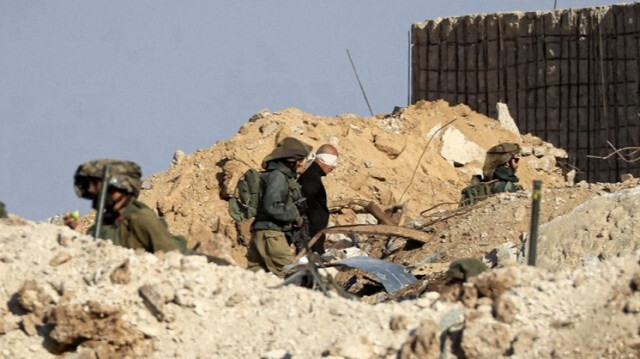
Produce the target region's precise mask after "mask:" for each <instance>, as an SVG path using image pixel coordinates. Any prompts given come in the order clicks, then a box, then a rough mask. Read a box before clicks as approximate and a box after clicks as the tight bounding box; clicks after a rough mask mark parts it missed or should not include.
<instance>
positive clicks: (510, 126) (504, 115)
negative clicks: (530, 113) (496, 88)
mask: <svg viewBox="0 0 640 359" xmlns="http://www.w3.org/2000/svg"><path fill="white" fill-rule="evenodd" d="M496 110H497V112H498V121H499V122H500V126H502V128H504V129H505V130H507V131H509V132H512V133H514V134H516V135H520V130H519V129H518V125H516V121H515V120H514V119H513V117H511V114H510V113H509V107H508V106H507V104H505V103H502V102H497V103H496Z"/></svg>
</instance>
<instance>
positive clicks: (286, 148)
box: [262, 137, 313, 168]
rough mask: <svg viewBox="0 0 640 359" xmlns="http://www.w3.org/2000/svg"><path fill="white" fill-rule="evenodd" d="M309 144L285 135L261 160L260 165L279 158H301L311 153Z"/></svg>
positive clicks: (263, 165) (264, 165)
mask: <svg viewBox="0 0 640 359" xmlns="http://www.w3.org/2000/svg"><path fill="white" fill-rule="evenodd" d="M312 148H313V147H311V146H310V145H308V144H306V143H304V142H302V141H300V140H298V139H297V138H293V137H286V138H285V139H283V140H282V141H280V142H279V143H278V144H277V145H276V148H275V149H274V150H273V151H271V153H270V154H268V155H267V156H266V157H265V158H264V159H263V160H262V167H263V168H264V167H266V165H267V162H269V161H274V160H281V159H292V160H302V159H304V158H306V157H307V156H308V155H309V153H311V149H312Z"/></svg>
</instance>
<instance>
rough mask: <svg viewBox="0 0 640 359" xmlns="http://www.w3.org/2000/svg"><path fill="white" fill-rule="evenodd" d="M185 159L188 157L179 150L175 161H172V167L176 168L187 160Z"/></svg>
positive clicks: (174, 156)
mask: <svg viewBox="0 0 640 359" xmlns="http://www.w3.org/2000/svg"><path fill="white" fill-rule="evenodd" d="M185 157H187V155H186V154H185V153H184V152H183V151H181V150H177V151H176V152H175V153H174V154H173V159H172V160H171V167H175V166H178V165H180V163H182V161H183V160H184V159H185Z"/></svg>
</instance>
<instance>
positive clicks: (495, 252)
mask: <svg viewBox="0 0 640 359" xmlns="http://www.w3.org/2000/svg"><path fill="white" fill-rule="evenodd" d="M519 251H520V248H519V247H518V246H517V245H516V244H513V243H511V242H507V243H504V244H501V245H500V246H498V247H496V248H494V249H492V250H491V252H489V253H487V254H486V255H485V256H484V257H482V261H483V262H484V263H487V265H489V266H490V267H491V268H493V267H502V266H505V265H509V264H514V263H518V258H519V257H518V253H519Z"/></svg>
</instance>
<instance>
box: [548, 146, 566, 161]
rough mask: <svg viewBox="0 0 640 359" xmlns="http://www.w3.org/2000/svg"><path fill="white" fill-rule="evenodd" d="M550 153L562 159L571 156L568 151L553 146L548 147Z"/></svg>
mask: <svg viewBox="0 0 640 359" xmlns="http://www.w3.org/2000/svg"><path fill="white" fill-rule="evenodd" d="M548 153H549V155H550V156H553V157H555V158H560V159H565V158H568V157H569V154H568V153H567V151H566V150H564V149H562V148H555V147H551V148H549V149H548Z"/></svg>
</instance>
